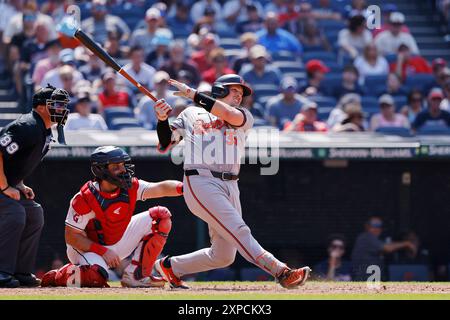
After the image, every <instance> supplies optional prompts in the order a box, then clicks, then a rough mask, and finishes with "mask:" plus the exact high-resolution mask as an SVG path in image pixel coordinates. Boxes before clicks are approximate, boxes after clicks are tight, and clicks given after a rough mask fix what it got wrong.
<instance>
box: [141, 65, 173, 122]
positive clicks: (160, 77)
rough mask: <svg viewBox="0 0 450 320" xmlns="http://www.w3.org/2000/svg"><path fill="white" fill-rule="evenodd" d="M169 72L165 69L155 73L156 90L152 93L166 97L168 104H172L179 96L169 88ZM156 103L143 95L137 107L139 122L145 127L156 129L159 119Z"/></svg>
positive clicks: (158, 97)
mask: <svg viewBox="0 0 450 320" xmlns="http://www.w3.org/2000/svg"><path fill="white" fill-rule="evenodd" d="M169 79H170V77H169V74H168V73H167V72H165V71H158V72H156V73H155V77H154V83H155V90H154V91H153V92H152V94H153V95H154V96H155V97H156V99H158V100H159V99H165V100H166V102H167V103H168V104H170V105H171V106H172V105H174V103H175V101H176V100H177V97H176V96H174V95H173V92H172V91H170V90H168V89H169V83H168V81H169ZM154 104H155V103H154V102H153V100H152V99H150V98H149V97H147V96H143V97H142V98H141V99H140V100H139V103H138V105H137V107H136V109H135V114H136V117H137V119H138V120H139V122H140V123H141V124H142V125H143V126H144V128H146V129H149V130H152V129H156V123H157V122H158V119H157V118H156V115H155V110H154V109H153V105H154Z"/></svg>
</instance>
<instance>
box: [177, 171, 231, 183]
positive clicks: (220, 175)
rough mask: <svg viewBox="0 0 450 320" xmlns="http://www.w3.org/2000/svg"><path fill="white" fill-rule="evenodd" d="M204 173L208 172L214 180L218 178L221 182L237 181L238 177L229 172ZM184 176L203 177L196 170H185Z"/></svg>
mask: <svg viewBox="0 0 450 320" xmlns="http://www.w3.org/2000/svg"><path fill="white" fill-rule="evenodd" d="M206 171H209V172H210V173H211V175H212V176H213V177H214V178H218V179H220V180H223V181H229V180H238V179H239V176H238V175H235V174H232V173H231V172H217V171H210V170H206ZM184 174H185V175H186V176H187V177H189V176H198V175H203V174H200V172H198V170H196V169H192V170H185V171H184Z"/></svg>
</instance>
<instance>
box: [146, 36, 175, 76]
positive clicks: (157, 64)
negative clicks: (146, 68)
mask: <svg viewBox="0 0 450 320" xmlns="http://www.w3.org/2000/svg"><path fill="white" fill-rule="evenodd" d="M152 42H153V44H154V46H155V49H154V50H153V51H152V52H150V54H149V55H148V56H147V58H146V59H145V62H146V63H147V64H148V65H150V66H152V67H154V68H155V69H160V68H161V67H162V66H163V65H164V64H165V63H166V61H168V60H169V59H170V54H169V44H170V43H171V42H172V39H171V38H169V37H168V36H167V35H166V34H165V33H160V34H159V33H158V32H156V35H155V37H154V38H153V39H152Z"/></svg>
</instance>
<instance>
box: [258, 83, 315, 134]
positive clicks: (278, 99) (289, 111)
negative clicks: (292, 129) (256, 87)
mask: <svg viewBox="0 0 450 320" xmlns="http://www.w3.org/2000/svg"><path fill="white" fill-rule="evenodd" d="M280 87H281V93H280V94H279V95H277V96H275V97H273V98H271V99H270V100H269V101H267V106H266V110H267V119H268V121H269V122H270V124H271V125H272V126H274V127H277V128H279V129H280V130H281V129H283V127H284V124H285V122H286V121H292V120H294V118H295V116H296V115H297V114H298V113H299V112H300V110H301V108H302V106H303V105H304V104H305V103H306V102H309V100H308V99H306V98H304V97H302V96H301V95H299V94H297V93H296V92H297V90H298V83H297V80H295V78H293V77H291V76H285V77H283V79H282V80H281V83H280Z"/></svg>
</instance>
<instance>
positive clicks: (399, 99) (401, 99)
mask: <svg viewBox="0 0 450 320" xmlns="http://www.w3.org/2000/svg"><path fill="white" fill-rule="evenodd" d="M393 98H394V102H395V106H396V107H397V109H400V108H402V107H403V106H404V105H406V104H407V103H408V97H406V96H393Z"/></svg>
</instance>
